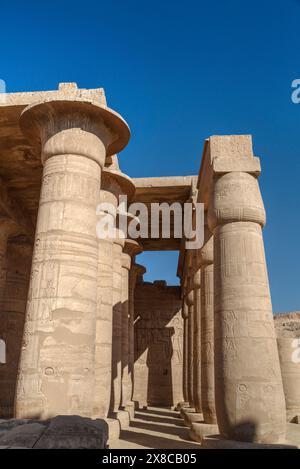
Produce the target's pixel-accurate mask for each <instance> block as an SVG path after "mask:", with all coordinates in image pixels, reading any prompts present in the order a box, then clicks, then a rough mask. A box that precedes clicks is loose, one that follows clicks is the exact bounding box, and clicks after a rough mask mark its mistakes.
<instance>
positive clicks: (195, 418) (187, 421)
mask: <svg viewBox="0 0 300 469" xmlns="http://www.w3.org/2000/svg"><path fill="white" fill-rule="evenodd" d="M183 421H184V425H186V426H187V427H189V428H191V426H192V424H193V423H194V422H199V423H201V422H203V414H200V413H198V412H185V413H183Z"/></svg>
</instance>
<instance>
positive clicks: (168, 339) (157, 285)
mask: <svg viewBox="0 0 300 469" xmlns="http://www.w3.org/2000/svg"><path fill="white" fill-rule="evenodd" d="M134 340H135V346H134V347H135V357H134V358H135V368H134V400H136V401H138V402H139V404H140V406H146V405H157V406H172V405H174V404H176V403H177V402H179V401H181V400H182V358H183V357H182V352H183V320H182V317H181V299H180V288H179V287H176V286H167V285H166V283H165V282H163V281H156V282H154V283H148V282H144V283H141V284H138V285H137V286H136V289H135V328H134Z"/></svg>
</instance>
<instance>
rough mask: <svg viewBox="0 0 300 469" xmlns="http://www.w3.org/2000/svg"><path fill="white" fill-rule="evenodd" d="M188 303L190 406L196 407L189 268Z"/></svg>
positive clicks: (192, 300) (192, 313)
mask: <svg viewBox="0 0 300 469" xmlns="http://www.w3.org/2000/svg"><path fill="white" fill-rule="evenodd" d="M188 271H189V272H188V279H187V290H188V291H187V305H188V314H189V317H188V380H187V384H188V400H189V407H190V408H191V409H194V358H193V357H194V288H193V279H192V269H191V267H190V268H189V269H188Z"/></svg>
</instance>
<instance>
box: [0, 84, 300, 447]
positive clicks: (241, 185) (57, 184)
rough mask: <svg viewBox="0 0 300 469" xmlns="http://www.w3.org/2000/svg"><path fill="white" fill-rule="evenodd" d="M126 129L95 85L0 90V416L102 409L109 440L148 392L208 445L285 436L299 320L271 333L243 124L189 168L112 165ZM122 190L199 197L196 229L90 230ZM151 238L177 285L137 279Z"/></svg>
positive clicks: (211, 141)
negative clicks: (193, 170) (130, 233)
mask: <svg viewBox="0 0 300 469" xmlns="http://www.w3.org/2000/svg"><path fill="white" fill-rule="evenodd" d="M129 138H130V130H129V127H128V125H127V123H126V122H125V121H124V119H123V118H122V117H121V116H120V115H119V114H118V113H117V112H115V111H113V110H112V109H110V108H109V107H108V106H107V103H106V98H105V93H104V90H103V89H101V88H100V89H92V90H86V89H79V88H77V86H76V84H73V83H62V84H60V85H59V89H58V90H55V91H46V92H24V93H10V94H7V95H6V96H5V101H3V102H2V101H1V103H0V158H1V159H0V208H1V222H0V223H1V230H0V233H1V237H0V254H1V255H0V262H1V265H0V272H1V274H0V304H1V308H0V339H1V340H2V342H3V343H4V344H5V347H6V350H5V352H6V353H5V355H6V358H5V363H0V419H4V420H5V419H19V420H21V419H31V420H34V421H37V420H40V421H46V420H47V419H53V418H55V417H57V416H68V415H69V416H74V415H76V416H79V417H86V418H89V419H103V420H104V421H105V422H106V423H107V426H108V431H109V440H110V441H111V440H113V439H117V438H118V437H119V435H120V431H122V429H124V428H127V427H128V426H129V425H130V422H131V420H132V419H133V418H134V415H135V412H136V409H138V408H140V409H143V408H144V409H146V408H147V406H156V407H167V408H174V409H175V408H176V409H178V411H179V412H180V414H181V417H182V419H183V422H184V424H185V425H186V426H187V427H189V428H190V430H189V431H190V438H191V440H192V441H195V442H198V443H201V444H203V446H206V447H214V448H218V447H226V445H227V447H241V445H243V444H245V445H250V446H251V445H253V446H255V445H284V444H288V443H289V438H288V437H287V434H286V429H287V424H288V423H289V422H294V423H300V394H299V389H300V364H299V362H298V363H295V362H293V360H292V351H293V348H292V344H291V341H292V340H294V339H295V338H297V337H298V336H297V334H293V333H292V332H291V333H289V336H288V337H282V336H281V335H280V334H278V338H277V336H276V331H275V325H274V319H273V311H272V304H271V296H270V290H269V281H268V272H267V265H266V259H265V252H264V241H263V234H262V232H263V228H264V225H265V221H266V215H265V209H264V204H263V201H262V197H261V193H260V188H259V175H260V172H261V167H260V160H259V158H257V157H256V156H254V153H253V148H252V140H251V137H250V136H249V135H230V136H228V135H226V136H211V137H209V138H208V139H207V140H205V143H204V148H203V153H202V158H201V155H199V167H200V169H199V173H198V175H192V176H182V177H181V176H178V177H161V178H151V177H149V178H130V175H126V174H124V173H123V172H122V171H121V169H120V165H119V159H118V154H119V153H120V152H121V151H122V150H123V149H124V147H125V146H126V145H127V144H128V142H129ZM122 195H126V196H127V199H128V201H130V202H132V203H142V204H145V206H146V207H150V205H151V204H152V203H159V204H162V203H167V204H171V203H178V204H180V205H181V206H183V205H184V204H187V203H189V204H192V206H195V204H197V203H201V204H203V206H204V222H205V226H204V243H203V245H202V246H201V247H200V248H199V249H187V248H186V240H185V238H184V236H182V237H181V238H178V237H176V236H175V233H174V232H175V229H174V226H173V225H172V219H171V227H170V236H169V237H163V236H162V235H159V236H158V237H152V236H151V234H150V235H149V236H148V237H140V238H139V239H132V238H130V237H126V238H124V237H122V236H118V237H116V238H114V239H112V238H107V239H99V238H98V237H97V234H96V225H97V219H98V218H99V216H100V218H101V216H105V213H99V212H98V213H97V207H98V205H99V203H100V202H105V203H109V204H111V205H112V206H113V207H114V208H115V209H116V210H117V209H118V204H119V200H120V197H121V196H122ZM132 217H133V216H132V214H130V213H128V214H127V218H128V220H130V219H131V218H132ZM148 224H149V230H150V225H151V220H150V219H149V220H148ZM117 229H118V230H120V231H121V228H120V226H118V228H117ZM149 232H150V231H149ZM120 234H121V233H120ZM160 250H173V251H178V253H179V261H178V270H177V275H178V277H179V279H180V286H169V285H167V284H166V282H164V281H163V280H161V279H158V280H157V281H154V282H153V283H151V282H145V281H144V280H143V275H144V273H145V271H146V269H145V267H144V266H143V265H140V263H139V254H140V253H142V252H144V251H160ZM278 351H279V352H278ZM1 444H3V443H1V437H0V446H1Z"/></svg>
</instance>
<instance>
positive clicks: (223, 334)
mask: <svg viewBox="0 0 300 469" xmlns="http://www.w3.org/2000/svg"><path fill="white" fill-rule="evenodd" d="M234 148H235V147H234ZM264 222H265V213H264V208H263V203H262V200H261V195H260V192H259V187H258V182H257V179H256V178H255V177H254V176H252V175H251V174H248V173H243V172H238V171H237V172H231V173H227V174H221V175H218V177H217V178H216V181H215V187H214V192H213V196H212V205H211V207H210V210H209V223H210V228H211V229H212V230H213V233H214V320H215V372H216V376H215V383H216V412H217V420H218V425H219V428H220V433H221V435H222V436H223V437H226V438H230V439H237V440H242V441H258V442H274V443H275V442H277V441H280V440H282V439H283V438H284V437H285V409H284V395H283V388H282V381H281V376H280V366H279V360H278V352H277V345H276V338H275V330H274V323H273V315H272V305H271V298H270V291H269V282H268V275H267V268H266V260H265V253H264V245H263V238H262V225H263V224H264Z"/></svg>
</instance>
